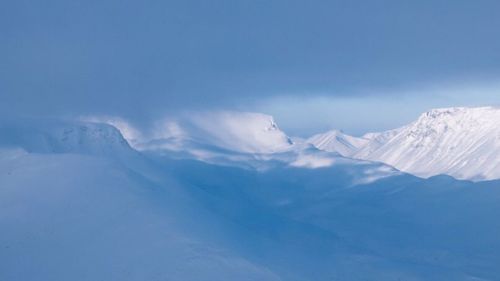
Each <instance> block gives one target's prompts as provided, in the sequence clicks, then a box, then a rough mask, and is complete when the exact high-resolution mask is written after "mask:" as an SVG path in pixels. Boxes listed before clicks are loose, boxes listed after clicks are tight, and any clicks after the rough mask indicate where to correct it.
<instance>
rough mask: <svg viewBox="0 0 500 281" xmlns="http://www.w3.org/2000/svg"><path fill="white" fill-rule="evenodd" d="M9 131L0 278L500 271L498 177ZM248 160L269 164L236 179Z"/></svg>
mask: <svg viewBox="0 0 500 281" xmlns="http://www.w3.org/2000/svg"><path fill="white" fill-rule="evenodd" d="M10 124H11V125H10V126H3V129H2V131H1V132H2V134H1V135H0V136H1V140H2V141H1V142H0V229H2V231H1V232H0V248H1V249H2V250H1V251H0V280H76V281H87V280H88V281H90V280H101V279H104V280H120V281H123V280H125V281H133V280H158V281H159V280H166V279H168V280H173V281H177V280H178V281H198V280H207V281H209V280H248V281H250V280H273V281H274V280H276V281H277V280H285V281H288V280H291V281H306V280H325V281H326V280H349V281H351V280H352V281H358V280H360V281H361V280H460V281H461V280H464V281H466V280H495V279H496V277H497V276H498V275H499V274H500V272H499V268H498V266H497V264H498V263H499V262H500V255H499V254H498V253H500V244H499V241H498V230H499V229H500V224H499V221H498V219H497V216H496V214H497V213H498V208H499V206H500V204H499V202H500V190H499V189H498V187H499V184H498V182H483V183H472V182H463V181H457V180H454V179H453V178H451V177H435V178H431V179H420V178H417V177H414V176H411V175H408V174H404V173H400V172H398V171H396V170H394V169H392V168H391V167H389V166H386V165H384V164H381V163H373V162H369V161H360V160H355V159H348V158H344V157H341V156H339V155H338V154H337V153H330V152H325V151H320V150H317V149H314V148H312V147H309V146H306V145H305V146H300V147H296V148H294V149H292V150H287V151H284V152H280V153H272V154H266V153H264V154H263V155H267V158H264V157H262V158H259V157H257V158H253V159H252V158H250V157H251V155H253V154H254V153H242V152H235V151H233V152H230V151H225V152H224V155H223V157H225V159H226V160H225V162H224V165H219V164H217V163H215V164H214V163H211V162H207V161H198V160H197V158H196V157H192V155H187V154H186V155H184V156H186V158H183V157H179V156H180V155H179V154H178V153H177V152H176V151H174V150H162V151H154V150H147V151H144V152H138V151H135V150H134V149H133V148H131V147H129V146H128V145H127V144H126V142H125V143H124V142H123V137H122V136H121V134H120V133H119V131H118V130H116V129H114V128H112V127H111V128H110V127H109V126H108V125H100V124H92V123H90V124H89V123H81V122H77V123H71V122H61V123H57V122H56V123H54V122H46V123H43V124H38V123H37V122H28V123H24V124H25V125H19V123H10ZM16 128H18V129H16ZM65 132H66V133H65ZM110 147H111V148H110ZM211 149H215V150H216V151H215V153H219V152H218V149H220V147H213V146H209V145H207V146H205V151H210V150H211ZM130 151H132V152H134V153H133V155H132V156H131V157H123V155H124V154H125V155H129V152H130ZM160 152H161V153H160ZM231 153H232V154H231ZM221 155H222V154H221ZM231 155H232V156H231ZM242 155H244V157H243V156H242ZM221 157H222V156H221ZM144 159H146V160H147V161H144ZM227 159H230V160H231V161H227ZM249 159H252V161H255V162H260V163H262V165H264V164H265V163H269V162H272V163H273V165H268V167H269V168H268V169H252V168H248V167H245V168H240V164H241V162H247V161H249ZM250 166H251V165H250ZM256 166H259V165H256ZM422 210H425V212H423V211H422ZM451 234H453V235H451ZM450 237H453V239H450Z"/></svg>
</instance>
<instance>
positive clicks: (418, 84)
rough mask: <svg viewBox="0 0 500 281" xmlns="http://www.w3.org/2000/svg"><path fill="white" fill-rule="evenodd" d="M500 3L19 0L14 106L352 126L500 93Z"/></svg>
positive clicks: (10, 88)
mask: <svg viewBox="0 0 500 281" xmlns="http://www.w3.org/2000/svg"><path fill="white" fill-rule="evenodd" d="M499 11H500V2H498V1H481V0H479V1H460V0H457V1H451V0H448V1H442V0H441V1H440V0H434V1H426V0H423V1H401V0H399V1H396V0H394V1H355V0H354V1H353V0H351V1H293V0H292V1H291V0H288V1H281V0H279V1H269V0H268V1H259V0H252V1H234V0H232V1H224V0H223V1H189V0H184V1H175V0H171V1H140V2H139V1H51V0H48V1H23V0H18V1H9V2H6V3H3V4H2V9H0V36H1V38H0V39H1V42H2V43H1V44H0V59H1V63H0V110H1V112H2V113H3V114H4V115H5V114H7V115H10V114H16V115H35V116H46V115H59V114H66V115H68V114H70V115H71V114H74V115H80V114H108V115H119V116H122V117H125V118H129V119H131V120H134V121H135V122H137V123H141V122H143V123H146V122H148V121H150V120H151V119H154V118H157V117H158V116H163V115H175V114H176V113H177V112H178V111H184V110H197V109H204V110H206V109H238V110H246V111H264V112H265V113H268V114H272V115H275V117H276V119H277V120H278V122H279V124H280V125H281V127H283V128H285V129H286V130H287V131H290V132H291V133H293V134H299V135H300V134H302V135H305V134H309V133H313V132H317V131H320V130H323V129H326V128H330V127H335V128H341V129H344V130H346V131H347V132H351V133H354V134H360V133H362V132H364V131H370V130H380V129H386V128H391V127H394V126H398V125H400V124H404V122H407V121H409V120H412V119H413V118H415V117H416V115H418V112H420V111H422V110H425V109H427V108H429V107H437V106H439V107H441V106H456V105H466V106H467V105H470V106H472V105H486V104H492V105H498V104H500V91H499V89H500V87H498V85H500V79H499V78H498V77H500V76H499V74H500V52H498V50H500V36H498V26H500V17H498V13H499Z"/></svg>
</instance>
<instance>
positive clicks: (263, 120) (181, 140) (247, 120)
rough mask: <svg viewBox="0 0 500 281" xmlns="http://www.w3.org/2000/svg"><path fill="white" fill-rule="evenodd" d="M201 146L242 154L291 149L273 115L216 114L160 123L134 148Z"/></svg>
mask: <svg viewBox="0 0 500 281" xmlns="http://www.w3.org/2000/svg"><path fill="white" fill-rule="evenodd" d="M196 146H198V148H195V147H196ZM201 146H203V147H206V146H211V147H218V148H220V149H223V150H228V151H233V152H241V153H264V154H270V153H276V152H283V151H287V150H289V149H291V148H292V146H293V142H292V141H291V139H290V138H289V137H288V136H287V135H286V134H285V133H284V132H283V131H281V130H280V129H279V128H278V126H277V125H276V123H275V122H274V119H273V117H272V116H269V115H265V114H261V113H253V112H233V111H216V112H204V113H196V114H190V115H188V116H183V117H182V118H179V119H178V120H173V121H172V120H168V121H164V122H160V123H159V124H158V125H157V126H156V132H155V133H154V136H153V137H152V139H150V140H148V141H145V142H143V143H142V144H139V145H138V146H137V148H138V149H140V150H152V149H167V150H195V149H198V150H199V147H201Z"/></svg>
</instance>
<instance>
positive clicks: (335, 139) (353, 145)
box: [307, 130, 370, 157]
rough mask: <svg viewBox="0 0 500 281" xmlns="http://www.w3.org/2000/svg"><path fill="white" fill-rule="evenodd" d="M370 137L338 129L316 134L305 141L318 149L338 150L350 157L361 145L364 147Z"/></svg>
mask: <svg viewBox="0 0 500 281" xmlns="http://www.w3.org/2000/svg"><path fill="white" fill-rule="evenodd" d="M369 141H370V139H368V138H365V137H361V138H357V137H353V136H350V135H347V134H345V133H343V132H341V131H338V130H331V131H328V132H326V133H322V134H317V135H314V136H312V137H310V138H309V139H307V142H308V143H310V144H312V145H314V146H315V147H317V148H318V149H321V150H324V151H329V152H338V153H339V154H341V155H342V156H346V157H350V156H352V155H353V154H354V153H356V152H357V151H358V150H359V149H360V148H361V147H364V146H365V145H366V144H367V143H368V142H369Z"/></svg>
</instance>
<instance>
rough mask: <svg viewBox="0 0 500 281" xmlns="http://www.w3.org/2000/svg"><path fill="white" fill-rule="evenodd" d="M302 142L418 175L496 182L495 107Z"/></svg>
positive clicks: (438, 112)
mask: <svg viewBox="0 0 500 281" xmlns="http://www.w3.org/2000/svg"><path fill="white" fill-rule="evenodd" d="M307 142H308V143H311V144H313V145H314V146H315V147H317V148H318V149H321V150H325V151H336V152H338V153H340V154H342V155H344V156H346V157H352V158H357V159H365V160H372V161H379V162H383V163H386V164H388V165H392V166H394V167H395V168H397V169H399V170H401V171H404V172H408V173H411V174H414V175H417V176H421V177H430V176H434V175H439V174H447V175H450V176H453V177H455V178H457V179H469V180H476V181H479V180H490V179H497V178H500V109H499V108H495V107H478V108H465V107H455V108H442V109H433V110H430V111H428V112H425V113H423V114H422V115H421V116H420V117H419V118H418V119H417V120H416V121H415V122H412V123H411V124H408V125H406V126H403V127H401V128H398V129H395V130H390V131H386V132H381V133H370V134H366V135H364V136H362V137H353V136H349V135H346V134H344V133H341V132H339V131H331V132H327V133H325V134H319V135H315V136H313V137H311V138H309V139H308V140H307Z"/></svg>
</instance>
